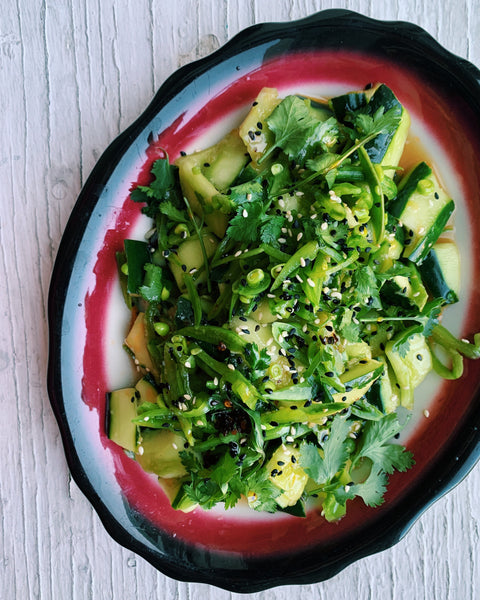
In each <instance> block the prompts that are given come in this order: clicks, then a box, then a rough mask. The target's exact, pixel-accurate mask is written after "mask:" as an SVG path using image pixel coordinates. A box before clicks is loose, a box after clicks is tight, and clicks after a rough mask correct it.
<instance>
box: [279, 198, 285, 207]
mask: <svg viewBox="0 0 480 600" xmlns="http://www.w3.org/2000/svg"><path fill="white" fill-rule="evenodd" d="M278 206H279V207H280V208H285V201H284V200H283V198H280V200H279V201H278Z"/></svg>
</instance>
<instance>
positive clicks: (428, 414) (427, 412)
mask: <svg viewBox="0 0 480 600" xmlns="http://www.w3.org/2000/svg"><path fill="white" fill-rule="evenodd" d="M423 416H424V417H426V418H427V419H428V417H429V416H430V411H429V410H427V409H425V410H424V411H423Z"/></svg>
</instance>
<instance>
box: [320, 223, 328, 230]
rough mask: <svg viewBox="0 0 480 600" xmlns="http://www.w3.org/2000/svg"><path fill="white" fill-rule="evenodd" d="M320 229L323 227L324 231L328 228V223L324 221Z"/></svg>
mask: <svg viewBox="0 0 480 600" xmlns="http://www.w3.org/2000/svg"><path fill="white" fill-rule="evenodd" d="M320 229H321V230H322V231H325V230H326V229H328V223H325V222H323V223H322V224H321V225H320Z"/></svg>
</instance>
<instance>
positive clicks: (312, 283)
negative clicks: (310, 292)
mask: <svg viewBox="0 0 480 600" xmlns="http://www.w3.org/2000/svg"><path fill="white" fill-rule="evenodd" d="M307 283H308V285H309V286H310V287H315V282H314V281H313V279H312V278H311V277H308V279H307Z"/></svg>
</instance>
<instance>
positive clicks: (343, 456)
mask: <svg viewBox="0 0 480 600" xmlns="http://www.w3.org/2000/svg"><path fill="white" fill-rule="evenodd" d="M349 430H350V424H349V423H348V422H347V420H346V419H345V418H343V417H340V416H339V415H337V416H336V417H335V418H334V419H333V421H332V425H331V428H330V433H329V436H328V439H327V441H326V442H325V443H324V444H323V458H322V457H321V456H320V454H319V452H318V448H317V446H316V445H315V444H310V443H308V442H304V443H302V445H301V446H300V465H301V466H302V467H303V469H304V470H305V472H306V473H307V475H309V476H310V477H311V478H312V479H314V480H315V481H316V482H317V483H328V482H330V481H331V480H332V479H333V477H335V475H336V474H337V473H338V471H340V469H343V467H344V466H345V463H346V461H347V458H348V454H349V452H348V448H347V446H346V444H345V443H344V442H345V439H346V438H347V436H348V432H349Z"/></svg>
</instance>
